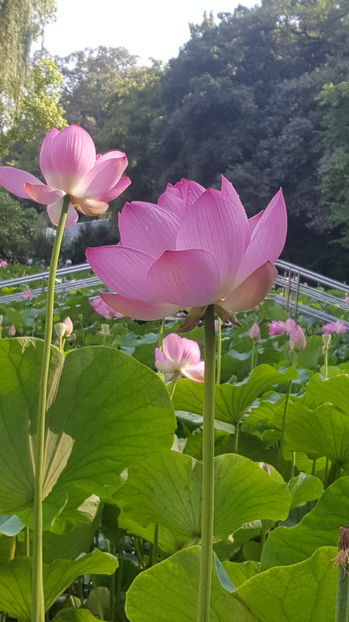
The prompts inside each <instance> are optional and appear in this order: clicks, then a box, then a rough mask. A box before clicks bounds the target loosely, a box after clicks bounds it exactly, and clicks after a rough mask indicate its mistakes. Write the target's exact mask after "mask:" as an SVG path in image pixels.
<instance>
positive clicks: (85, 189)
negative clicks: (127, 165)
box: [71, 158, 124, 197]
mask: <svg viewBox="0 0 349 622" xmlns="http://www.w3.org/2000/svg"><path fill="white" fill-rule="evenodd" d="M123 169H124V167H122V166H120V159H116V158H112V159H110V160H102V158H100V159H99V160H97V162H96V164H95V166H94V167H93V168H91V169H90V170H89V171H87V172H86V173H85V175H83V176H82V177H81V178H80V179H77V180H76V182H75V184H74V188H72V190H71V193H72V194H73V195H74V196H77V197H94V196H97V195H99V194H102V193H103V192H107V191H108V190H110V189H111V188H113V187H114V186H115V184H116V183H117V182H118V181H119V179H120V177H121V174H122V172H123Z"/></svg>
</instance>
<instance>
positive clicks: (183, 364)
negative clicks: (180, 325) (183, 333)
mask: <svg viewBox="0 0 349 622" xmlns="http://www.w3.org/2000/svg"><path fill="white" fill-rule="evenodd" d="M162 349H163V351H161V350H159V348H155V366H156V368H157V369H159V370H160V371H163V372H165V373H166V375H167V377H168V378H169V379H171V378H172V377H173V376H174V375H175V373H176V372H177V373H178V374H181V375H182V376H186V377H187V378H189V379H190V380H195V381H196V382H203V381H204V370H205V364H204V362H203V361H200V348H199V345H198V344H197V343H196V341H192V340H191V339H185V338H183V337H180V336H179V335H176V333H171V334H170V335H167V337H165V339H164V340H163V342H162Z"/></svg>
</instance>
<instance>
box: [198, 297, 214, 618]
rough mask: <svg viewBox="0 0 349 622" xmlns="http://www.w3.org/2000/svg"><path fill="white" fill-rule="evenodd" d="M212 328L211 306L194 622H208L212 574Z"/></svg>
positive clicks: (211, 310)
mask: <svg viewBox="0 0 349 622" xmlns="http://www.w3.org/2000/svg"><path fill="white" fill-rule="evenodd" d="M215 362H216V352H215V330H214V307H213V305H210V306H209V307H208V308H207V310H206V313H205V385H204V412H203V414H204V424H203V458H202V460H203V478H202V528H201V560H200V583H199V602H198V616H197V622H209V619H210V599H211V576H212V545H213V513H214V450H215V443H214V440H215V439H214V405H215Z"/></svg>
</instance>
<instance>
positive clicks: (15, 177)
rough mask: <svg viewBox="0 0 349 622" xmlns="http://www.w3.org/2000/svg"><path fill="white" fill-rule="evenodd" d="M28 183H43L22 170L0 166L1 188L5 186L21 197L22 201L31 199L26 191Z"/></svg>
mask: <svg viewBox="0 0 349 622" xmlns="http://www.w3.org/2000/svg"><path fill="white" fill-rule="evenodd" d="M26 183H30V184H42V181H40V179H38V178H37V177H35V176H34V175H31V174H30V173H27V172H26V171H22V170H21V169H20V168H15V167H14V166H0V186H3V188H5V189H6V190H8V191H9V192H12V194H15V195H16V196H17V197H21V199H30V198H31V197H30V196H29V195H28V193H27V192H26V191H25V189H24V186H25V184H26Z"/></svg>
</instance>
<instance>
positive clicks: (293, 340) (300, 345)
mask: <svg viewBox="0 0 349 622" xmlns="http://www.w3.org/2000/svg"><path fill="white" fill-rule="evenodd" d="M306 345H307V341H306V338H305V334H304V332H303V330H302V328H301V326H299V325H296V327H295V328H294V329H293V331H292V332H291V334H290V350H291V352H298V351H299V350H304V348H305V347H306Z"/></svg>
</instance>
